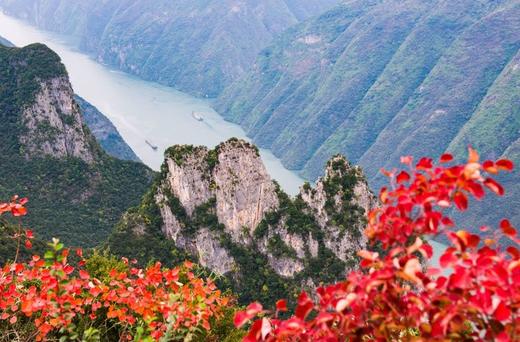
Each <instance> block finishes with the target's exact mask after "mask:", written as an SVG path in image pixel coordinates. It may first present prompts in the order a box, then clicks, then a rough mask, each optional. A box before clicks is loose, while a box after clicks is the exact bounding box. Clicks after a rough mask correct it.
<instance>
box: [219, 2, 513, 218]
mask: <svg viewBox="0 0 520 342" xmlns="http://www.w3.org/2000/svg"><path fill="white" fill-rule="evenodd" d="M518 32H520V3H519V2H518V1H517V0H514V1H511V0H509V1H508V0H500V1H491V0H488V1H484V0H481V1H474V0H458V1H445V0H434V1H416V0H405V1H394V0H380V1H377V0H359V1H346V2H344V3H342V4H340V5H338V6H337V7H335V8H334V9H332V10H330V11H328V12H326V13H324V14H322V15H321V16H319V17H318V18H314V19H310V20H308V21H306V22H304V23H301V24H299V25H297V26H295V27H293V28H290V29H288V30H287V31H286V32H285V33H284V34H283V35H282V36H281V37H280V38H277V39H276V40H275V41H274V43H273V44H271V45H270V46H269V47H267V48H265V49H264V50H262V52H261V53H260V54H259V57H258V58H257V60H256V63H255V64H254V66H253V68H252V69H251V70H250V71H249V73H248V74H247V75H245V76H243V77H242V79H240V80H238V81H236V82H235V83H234V84H233V85H232V86H230V87H229V88H227V89H226V90H225V91H224V93H223V94H222V95H221V96H220V98H219V100H218V103H217V105H216V108H217V110H218V111H219V112H220V113H221V114H222V115H224V117H225V118H227V119H228V120H231V121H233V122H236V123H239V124H240V125H242V127H244V128H245V129H246V131H247V133H248V135H249V136H250V137H252V138H253V141H254V142H256V143H257V144H258V145H259V146H261V147H264V148H269V149H271V150H272V151H273V153H274V154H275V155H276V156H278V157H280V158H281V160H282V161H283V163H284V164H285V165H286V166H287V167H289V168H291V169H294V170H302V173H303V175H304V176H306V177H307V178H308V179H315V178H316V177H317V176H318V175H319V174H320V173H321V169H322V167H323V165H324V164H325V162H326V160H327V159H328V158H329V157H330V156H331V155H334V154H336V153H342V154H344V155H346V156H347V158H348V159H349V160H350V161H351V162H354V163H359V164H360V165H361V166H362V167H363V168H364V170H365V172H366V174H367V177H368V179H369V181H370V183H371V185H372V187H373V188H374V189H377V188H378V187H379V186H380V185H381V184H382V183H381V182H382V178H381V177H380V174H379V173H378V171H379V169H380V168H381V167H385V168H393V167H396V166H398V165H399V157H400V156H403V155H414V156H416V157H421V156H432V157H435V156H439V155H440V154H441V153H443V152H445V151H452V152H454V153H455V155H456V157H457V158H458V159H463V158H465V157H466V148H467V145H468V144H471V145H473V147H475V148H477V149H478V150H479V151H481V153H482V156H483V158H498V157H500V156H505V157H510V158H512V159H513V160H514V161H516V162H517V164H519V163H520V159H518V154H517V153H516V154H515V152H514V151H516V149H515V148H516V147H515V146H516V145H518V139H519V138H520V53H519V48H520V34H519V33H518ZM518 175H519V173H518V172H517V173H516V174H515V175H514V176H511V177H512V178H513V179H514V181H513V182H512V183H513V184H515V183H516V184H518V183H519V181H520V177H519V176H518ZM517 194H518V191H517ZM517 194H515V195H513V196H514V198H515V201H514V203H516V204H518V203H519V199H520V196H518V195H517ZM498 207H500V208H504V209H508V210H507V211H509V212H511V213H512V214H514V215H516V222H519V223H520V212H519V211H520V210H518V208H519V207H520V206H518V205H517V206H516V208H515V207H514V206H513V205H511V198H509V200H507V201H504V202H503V205H499V206H498ZM509 209H510V210H509Z"/></svg>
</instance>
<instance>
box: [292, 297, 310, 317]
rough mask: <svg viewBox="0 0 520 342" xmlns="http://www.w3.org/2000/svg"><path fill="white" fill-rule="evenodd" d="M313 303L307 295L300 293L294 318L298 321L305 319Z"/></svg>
mask: <svg viewBox="0 0 520 342" xmlns="http://www.w3.org/2000/svg"><path fill="white" fill-rule="evenodd" d="M313 306H314V305H313V303H312V301H311V299H310V298H309V296H308V295H307V293H305V292H302V293H301V294H300V297H298V306H296V310H295V316H296V317H298V318H300V319H305V318H306V317H307V315H309V313H310V312H311V310H312V307H313Z"/></svg>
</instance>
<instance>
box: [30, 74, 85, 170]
mask: <svg viewBox="0 0 520 342" xmlns="http://www.w3.org/2000/svg"><path fill="white" fill-rule="evenodd" d="M22 121H23V123H24V125H25V128H26V129H25V132H24V133H23V135H21V136H20V143H21V144H23V145H24V146H25V151H26V157H28V158H30V157H31V156H36V157H40V156H41V155H47V156H50V157H55V158H65V157H75V158H79V159H81V160H83V161H85V162H86V163H92V162H93V160H94V156H93V154H92V150H91V147H90V141H88V140H87V135H86V134H85V131H84V126H83V120H82V117H81V113H80V110H79V106H78V105H77V104H76V102H75V101H74V93H73V91H72V87H71V85H70V83H69V81H68V79H67V78H66V77H57V78H53V79H50V80H47V81H44V82H41V83H40V91H39V92H38V93H37V94H36V97H35V99H34V102H33V104H32V105H31V106H29V107H27V108H26V109H25V110H24V111H23V113H22Z"/></svg>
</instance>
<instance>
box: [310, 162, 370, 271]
mask: <svg viewBox="0 0 520 342" xmlns="http://www.w3.org/2000/svg"><path fill="white" fill-rule="evenodd" d="M302 199H303V201H304V202H305V203H307V204H308V205H309V207H310V208H311V211H312V213H313V214H314V216H315V217H316V218H317V222H318V224H319V225H320V228H321V229H322V230H323V231H324V232H326V234H325V241H324V242H325V245H326V246H327V247H328V248H329V249H330V250H331V251H333V253H334V254H335V255H336V256H337V257H338V258H339V259H341V260H343V261H347V260H349V259H351V258H353V253H352V252H353V251H357V250H359V249H361V248H364V247H365V245H366V239H365V237H364V235H363V229H364V228H365V224H366V221H365V219H364V215H365V213H367V212H368V211H369V210H371V209H373V208H374V207H375V206H376V205H377V200H376V197H375V196H374V195H373V194H372V192H371V191H370V189H369V187H368V183H367V181H366V179H365V178H364V176H363V174H362V171H361V169H360V168H359V167H358V166H351V165H350V164H349V163H348V162H347V161H346V160H345V159H344V158H343V157H340V156H336V157H334V158H332V159H331V160H330V161H329V162H328V163H327V168H326V170H325V176H324V177H322V178H320V179H319V180H318V182H317V184H316V187H315V188H314V189H311V188H309V187H306V188H303V189H302Z"/></svg>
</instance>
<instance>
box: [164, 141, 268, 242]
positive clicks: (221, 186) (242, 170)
mask: <svg viewBox="0 0 520 342" xmlns="http://www.w3.org/2000/svg"><path fill="white" fill-rule="evenodd" d="M166 165H167V170H168V173H167V175H166V182H167V184H168V186H169V190H170V191H171V192H172V194H173V195H174V196H176V197H177V198H178V199H179V201H180V203H181V204H182V206H183V207H184V209H185V210H186V212H187V213H188V215H189V216H192V215H193V211H194V210H195V208H197V207H198V206H200V205H203V204H204V203H207V202H208V201H210V199H213V198H214V199H215V205H216V215H217V217H218V220H219V222H220V223H222V224H223V225H224V226H225V227H226V230H227V231H228V232H229V233H230V234H231V236H232V237H233V240H234V241H240V240H244V239H245V240H247V239H248V238H249V237H250V236H251V234H252V233H253V232H254V230H255V228H256V227H257V226H258V224H259V223H260V221H261V220H262V219H263V218H264V214H265V213H266V212H268V211H272V210H275V209H276V208H277V206H278V197H277V195H276V187H275V185H274V183H273V182H272V181H271V178H270V176H269V174H268V173H267V170H266V169H265V166H264V164H263V163H262V160H261V159H260V155H259V153H258V149H257V148H256V147H254V146H253V145H251V144H249V143H247V142H245V141H242V140H238V139H231V140H228V141H227V142H224V143H222V144H220V145H219V146H217V147H216V148H215V149H214V150H209V149H207V148H206V147H193V146H174V147H172V148H170V149H169V150H168V151H167V153H166Z"/></svg>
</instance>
